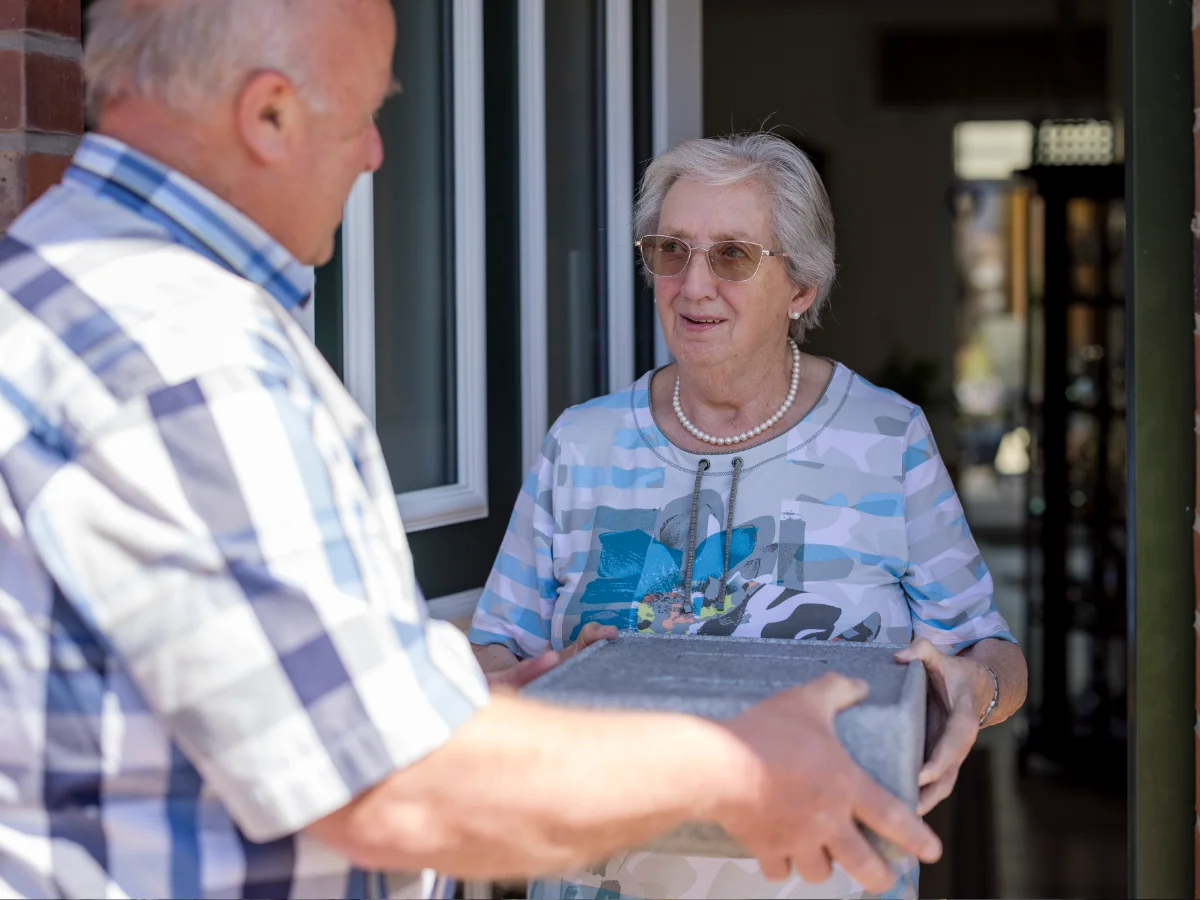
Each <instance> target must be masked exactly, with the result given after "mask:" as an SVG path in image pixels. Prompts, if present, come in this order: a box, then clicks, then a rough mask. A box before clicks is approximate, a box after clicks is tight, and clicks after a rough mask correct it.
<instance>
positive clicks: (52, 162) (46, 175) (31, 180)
mask: <svg viewBox="0 0 1200 900" xmlns="http://www.w3.org/2000/svg"><path fill="white" fill-rule="evenodd" d="M70 164H71V157H69V156H59V155H58V154H56V153H31V154H29V159H28V161H27V162H26V168H25V202H26V203H32V202H33V201H34V200H36V199H37V198H38V197H40V196H42V194H44V193H46V191H48V190H49V189H50V188H52V187H54V185H56V184H58V183H59V181H61V180H62V176H63V172H65V171H67V166H69V165H70Z"/></svg>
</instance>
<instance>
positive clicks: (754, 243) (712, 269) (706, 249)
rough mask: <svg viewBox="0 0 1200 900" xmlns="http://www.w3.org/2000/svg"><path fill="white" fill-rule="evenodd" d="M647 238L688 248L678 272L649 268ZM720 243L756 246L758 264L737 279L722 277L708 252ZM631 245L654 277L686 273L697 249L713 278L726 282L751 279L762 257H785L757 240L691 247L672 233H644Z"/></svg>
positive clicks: (756, 271) (742, 282) (755, 273)
mask: <svg viewBox="0 0 1200 900" xmlns="http://www.w3.org/2000/svg"><path fill="white" fill-rule="evenodd" d="M649 238H669V239H670V240H672V241H678V242H679V243H681V244H683V246H685V247H687V248H688V257H687V259H686V260H685V261H684V263H683V268H682V269H680V270H679V271H678V272H676V273H675V274H674V275H660V274H658V273H657V272H655V271H654V270H653V269H651V268H650V265H649V263H647V262H646V254H645V252H644V251H643V248H642V241H645V240H648V239H649ZM721 244H748V245H749V246H751V247H757V248H758V249H759V257H758V265H756V266H755V267H754V271H753V272H751V273H750V274H749V275H748V276H747V277H745V278H739V279H733V278H722V277H721V276H720V275H718V274H717V270H716V267H715V266H714V265H713V259H712V255H711V254H710V253H709V251H710V250H712V248H713V247H719V246H720V245H721ZM633 246H634V247H636V248H637V249H638V251H639V252H638V255H639V256H641V258H642V265H644V266H645V267H646V271H647V272H649V273H650V274H651V275H653V276H654V277H655V278H679V277H680V276H681V275H685V274H687V270H688V266H690V265H691V264H692V254H693V253H695V252H696V251H698V250H699V251H703V252H704V258H705V259H706V260H708V270H709V271H710V272H712V274H713V277H714V278H716V279H717V280H719V281H724V282H725V283H726V284H744V283H745V282H747V281H749V280H750V279H752V278H753V277H754V276H755V275H757V274H758V271H759V269H761V268H762V261H763V258H764V257H768V256H773V257H775V258H777V259H787V254H786V253H781V252H780V251H778V250H768V249H767V248H766V247H764V246H763V245H762V244H760V243H758V242H757V241H717V242H716V243H715V244H709V245H708V246H707V247H693V246H692V245H691V244H689V243H688V242H687V241H685V240H684V239H683V238H681V237H676V236H675V235H673V234H644V235H642V236H641V237H640V238H638V239H637V240H636V241H634V242H633Z"/></svg>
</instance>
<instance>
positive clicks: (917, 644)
mask: <svg viewBox="0 0 1200 900" xmlns="http://www.w3.org/2000/svg"><path fill="white" fill-rule="evenodd" d="M913 660H919V661H920V662H921V663H922V664H924V666H925V672H926V674H927V675H928V677H929V686H930V689H931V690H932V691H933V695H934V697H935V698H936V699H937V701H938V703H939V704H940V706H941V707H942V709H943V710H944V712H945V714H946V720H945V725H944V727H943V728H942V733H941V737H940V738H939V739H938V742H937V746H935V747H934V748H933V753H932V755H930V757H929V761H928V762H927V763H925V765H924V766H923V767H922V768H921V774H920V776H919V777H918V779H917V783H918V785H919V786H920V788H921V795H920V797H919V798H918V799H917V813H918V815H922V816H923V815H925V814H926V813H928V812H929V811H930V810H931V809H933V808H934V807H935V806H937V805H938V804H939V803H941V802H942V801H943V800H945V799H946V798H947V797H949V796H950V792H951V791H952V790H953V789H954V782H955V781H956V780H957V779H958V770H959V767H960V766H962V763H963V760H964V759H966V758H967V754H968V753H970V752H971V748H972V747H973V746H975V738H976V737H977V736H978V735H979V719H980V717H981V716H982V715H983V712H984V710H985V709H987V707H988V704H989V703H990V702H991V700H992V693H993V689H994V687H995V685H994V684H993V682H992V676H991V675H989V674H988V671H987V669H986V668H985V667H984V666H983V665H981V664H980V663H977V662H975V661H974V660H972V659H969V658H967V657H965V656H961V655H960V656H948V655H946V654H945V653H943V652H942V651H941V650H939V649H938V648H937V647H935V646H934V645H933V644H931V643H930V642H929V641H928V640H926V639H925V638H917V639H916V640H915V641H913V642H912V643H911V644H910V645H909V646H907V647H905V648H904V649H903V650H901V651H900V652H899V653H897V654H896V661H897V662H904V663H907V662H912V661H913Z"/></svg>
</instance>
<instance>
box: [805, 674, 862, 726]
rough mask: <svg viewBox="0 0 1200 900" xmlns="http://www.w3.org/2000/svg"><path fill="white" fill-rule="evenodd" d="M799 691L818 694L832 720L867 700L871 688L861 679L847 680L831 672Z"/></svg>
mask: <svg viewBox="0 0 1200 900" xmlns="http://www.w3.org/2000/svg"><path fill="white" fill-rule="evenodd" d="M797 690H801V691H808V692H811V693H814V694H816V696H817V698H818V699H819V700H820V702H821V705H822V706H823V708H824V709H825V710H826V711H827V712H828V714H829V718H830V720H832V719H833V717H834V716H835V715H837V714H838V713H839V712H841V711H842V710H843V709H845V708H846V707H848V706H853V705H854V704H855V703H858V702H860V701H862V700H865V699H866V697H867V693H868V691H869V690H870V688H869V686H868V685H867V683H866V682H865V681H863V680H862V679H861V678H847V677H845V676H844V675H837V674H835V673H832V672H831V673H829V674H828V675H822V676H821V677H820V678H818V679H817V680H816V681H812V682H809V683H808V684H807V685H805V686H804V687H802V688H798V689H797Z"/></svg>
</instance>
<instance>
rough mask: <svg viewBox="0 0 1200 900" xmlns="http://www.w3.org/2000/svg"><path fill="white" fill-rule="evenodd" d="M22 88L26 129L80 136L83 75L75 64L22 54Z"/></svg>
mask: <svg viewBox="0 0 1200 900" xmlns="http://www.w3.org/2000/svg"><path fill="white" fill-rule="evenodd" d="M25 84H26V88H25V92H26V97H25V122H26V127H27V128H29V129H30V130H31V131H53V132H59V133H63V134H83V71H82V70H81V68H80V65H79V63H78V62H77V61H76V60H73V59H65V58H64V57H61V56H48V55H46V54H44V53H26V54H25Z"/></svg>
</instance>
